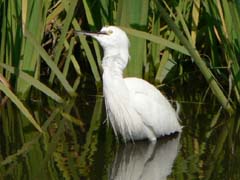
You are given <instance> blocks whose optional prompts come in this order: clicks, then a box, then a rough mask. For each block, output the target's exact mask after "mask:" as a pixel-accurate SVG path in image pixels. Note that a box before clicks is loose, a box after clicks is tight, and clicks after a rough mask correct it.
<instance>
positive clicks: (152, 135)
mask: <svg viewBox="0 0 240 180" xmlns="http://www.w3.org/2000/svg"><path fill="white" fill-rule="evenodd" d="M78 34H85V35H88V36H91V37H93V38H95V39H96V40H97V41H98V42H99V43H100V45H101V46H102V47H103V51H104V57H103V60H102V67H103V76H102V78H103V95H104V98H105V106H106V112H107V119H109V120H110V122H111V125H112V127H113V130H114V133H115V135H116V136H117V135H118V134H121V135H122V137H123V139H124V140H125V141H127V140H140V139H149V140H150V141H156V139H157V138H158V137H160V136H164V135H169V134H171V133H174V132H180V131H181V126H180V125H179V122H178V114H177V113H176V111H175V110H174V109H173V107H172V106H171V104H170V103H169V102H168V100H167V99H166V98H165V97H164V96H163V95H162V94H161V92H160V91H159V90H158V89H156V88H155V87H154V86H153V85H151V84H150V83H148V82H147V81H145V80H142V79H139V78H134V77H131V78H123V70H124V68H125V67H126V66H127V63H128V59H129V52H128V49H129V40H128V37H127V35H126V33H125V32H124V31H123V30H121V29H120V28H118V27H115V26H106V27H103V28H102V29H101V30H100V32H79V33H78Z"/></svg>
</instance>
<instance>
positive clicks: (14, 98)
mask: <svg viewBox="0 0 240 180" xmlns="http://www.w3.org/2000/svg"><path fill="white" fill-rule="evenodd" d="M0 90H1V91H3V93H4V94H5V95H6V96H8V97H9V99H10V100H11V101H12V102H13V103H14V104H15V105H16V106H17V107H18V108H19V110H20V111H21V112H22V113H23V114H24V115H25V116H26V118H27V119H28V120H29V122H30V123H31V124H32V125H33V126H34V127H35V128H36V129H37V130H38V131H39V132H41V133H42V132H43V131H42V129H41V127H40V126H39V125H38V123H37V122H36V121H35V119H34V118H33V116H32V115H31V114H30V112H29V111H28V110H27V108H26V107H25V106H24V105H23V103H22V102H21V101H20V100H19V99H18V98H17V96H16V95H15V94H13V93H12V91H11V90H10V89H9V88H7V87H6V86H4V85H3V84H2V83H0Z"/></svg>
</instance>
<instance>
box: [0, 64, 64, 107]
mask: <svg viewBox="0 0 240 180" xmlns="http://www.w3.org/2000/svg"><path fill="white" fill-rule="evenodd" d="M0 67H2V68H4V69H6V70H7V71H8V72H10V73H12V74H14V75H17V76H18V77H19V78H21V79H22V80H24V81H25V82H27V83H29V84H31V85H32V86H34V87H35V88H36V89H38V90H40V91H41V92H42V93H44V94H46V95H47V96H49V97H51V98H52V99H53V100H55V101H57V102H59V103H62V102H63V99H62V98H61V97H60V96H59V95H58V94H56V93H55V92H54V91H53V90H51V89H50V88H49V87H47V86H46V85H45V84H43V83H41V82H40V81H39V80H37V79H34V78H33V77H32V76H30V75H29V74H28V73H25V72H23V71H17V70H16V69H15V68H14V67H12V66H9V65H6V64H3V63H0Z"/></svg>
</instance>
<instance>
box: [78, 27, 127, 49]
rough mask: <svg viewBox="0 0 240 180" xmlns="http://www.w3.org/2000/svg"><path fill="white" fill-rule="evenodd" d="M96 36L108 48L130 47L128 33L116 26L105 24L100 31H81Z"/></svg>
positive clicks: (104, 47)
mask: <svg viewBox="0 0 240 180" xmlns="http://www.w3.org/2000/svg"><path fill="white" fill-rule="evenodd" d="M80 33H81V34H85V35H88V36H91V37H93V38H95V39H96V40H97V41H98V42H99V43H100V44H101V46H102V47H103V49H104V50H107V49H114V48H116V49H125V48H126V49H128V47H129V40H128V37H127V35H126V33H125V32H124V31H123V30H121V29H120V28H118V27H116V26H105V27H103V28H102V29H101V30H100V31H99V32H80Z"/></svg>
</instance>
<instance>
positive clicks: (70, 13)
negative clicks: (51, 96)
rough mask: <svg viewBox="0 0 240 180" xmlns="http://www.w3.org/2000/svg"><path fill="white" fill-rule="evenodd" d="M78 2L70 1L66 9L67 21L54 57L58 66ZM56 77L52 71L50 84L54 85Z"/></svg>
mask: <svg viewBox="0 0 240 180" xmlns="http://www.w3.org/2000/svg"><path fill="white" fill-rule="evenodd" d="M63 2H64V1H63ZM77 2H78V1H77V0H71V1H68V3H69V6H68V7H65V10H66V12H67V16H66V19H65V20H64V25H63V28H62V30H61V36H60V38H59V41H58V43H57V46H56V53H55V55H54V63H55V64H56V65H57V64H58V62H59V59H60V56H61V52H62V50H63V47H64V41H65V37H66V34H67V32H68V29H69V26H70V25H71V23H72V19H73V15H74V12H75V8H76V5H77ZM54 76H55V71H52V72H51V75H50V78H49V82H50V84H52V83H53V79H54Z"/></svg>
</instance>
